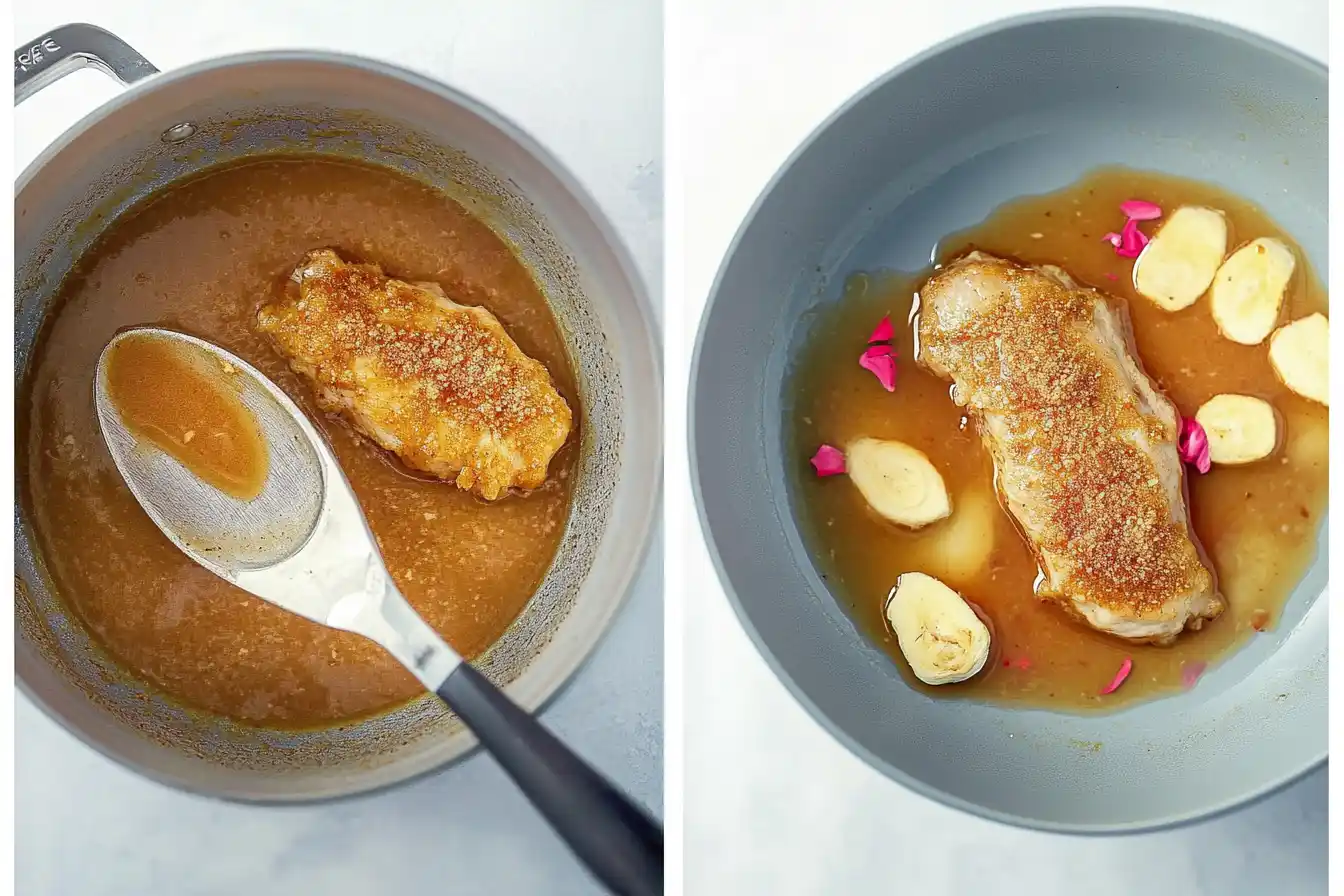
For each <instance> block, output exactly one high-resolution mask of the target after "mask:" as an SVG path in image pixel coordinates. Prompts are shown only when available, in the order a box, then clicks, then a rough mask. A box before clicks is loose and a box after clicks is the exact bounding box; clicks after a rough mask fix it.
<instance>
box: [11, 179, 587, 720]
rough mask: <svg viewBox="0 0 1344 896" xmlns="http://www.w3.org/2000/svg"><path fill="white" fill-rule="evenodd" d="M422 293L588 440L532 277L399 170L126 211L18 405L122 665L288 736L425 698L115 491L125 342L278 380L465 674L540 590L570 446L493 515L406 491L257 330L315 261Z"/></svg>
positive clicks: (44, 506)
mask: <svg viewBox="0 0 1344 896" xmlns="http://www.w3.org/2000/svg"><path fill="white" fill-rule="evenodd" d="M318 247H332V248H335V249H337V250H338V251H340V252H341V253H342V256H343V257H346V258H350V259H356V260H362V261H369V262H374V263H377V264H380V265H382V266H383V267H384V269H385V270H387V271H388V272H389V273H393V274H395V275H397V276H399V277H401V278H403V279H406V280H411V281H431V282H435V283H438V284H439V285H441V286H442V287H443V288H444V290H445V292H446V293H447V294H448V295H449V296H452V297H453V298H454V299H455V300H456V301H458V302H461V303H463V304H472V305H484V306H486V307H488V308H489V309H490V310H491V311H492V312H493V313H494V314H495V315H496V316H497V317H498V318H499V320H500V321H501V323H503V324H504V326H505V328H506V329H507V330H508V331H509V334H510V335H511V336H512V337H513V339H514V340H515V341H516V342H517V343H518V345H519V347H520V348H522V349H523V351H524V352H526V353H527V354H528V355H530V356H532V357H533V358H536V359H537V360H539V361H541V362H542V363H543V364H545V365H546V367H547V368H548V369H549V370H550V372H551V374H552V376H553V378H554V380H555V382H556V385H557V386H558V388H559V389H560V392H561V393H562V394H563V395H564V397H565V399H566V401H568V402H569V403H570V406H571V407H573V408H575V410H576V412H575V418H576V422H577V420H578V419H579V416H580V415H579V413H578V404H577V400H578V395H577V392H576V389H575V385H574V376H573V373H572V370H571V368H570V363H569V359H568V357H567V354H566V351H565V348H564V344H563V342H562V340H561V337H560V334H559V331H558V329H557V327H556V323H555V320H554V318H553V317H552V315H551V312H550V310H549V308H548V306H547V304H546V301H545V299H544V297H543V296H542V294H541V291H540V289H539V287H538V286H537V284H536V282H535V281H534V280H533V278H532V276H531V274H530V273H529V272H528V270H527V269H526V268H525V267H524V266H523V264H522V263H521V262H520V261H519V260H518V258H517V257H516V256H515V255H514V253H513V252H512V251H511V250H510V248H509V247H508V246H507V245H506V244H505V243H504V242H503V241H502V240H501V239H500V238H499V237H498V236H496V235H495V234H494V233H493V232H492V231H491V230H490V229H489V228H488V227H487V226H486V225H485V224H484V223H482V222H481V221H479V220H477V219H476V218H474V217H473V216H472V215H471V214H469V213H468V212H467V211H466V210H465V209H464V208H462V207H461V206H460V205H458V204H457V203H456V202H454V201H452V200H450V199H448V198H447V197H445V196H444V195H442V194H441V193H438V192H436V191H434V190H432V189H430V188H428V187H426V186H424V185H422V184H419V183H417V182H415V181H412V180H410V179H407V178H404V177H402V176H400V175H398V174H396V173H394V172H391V171H389V170H386V169H381V168H375V167H372V166H363V165H356V164H345V163H339V162H334V161H329V160H319V159H315V158H304V157H282V158H273V159H270V160H265V161H258V162H255V163H251V164H247V165H243V166H235V167H227V168H222V169H218V170H215V171H213V172H207V173H206V174H204V175H202V176H201V177H200V178H198V179H196V180H193V181H191V182H188V183H184V184H181V185H179V186H177V187H175V188H173V189H171V190H169V191H168V192H166V193H163V194H161V195H158V196H156V197H154V198H153V199H152V200H150V201H148V202H146V203H145V204H144V205H143V206H141V207H138V208H136V209H133V210H132V212H131V213H130V214H128V215H127V216H126V217H125V219H123V220H121V221H118V222H117V223H116V224H115V225H114V226H113V227H112V228H111V229H110V231H109V233H108V234H107V236H106V237H105V238H103V239H102V241H101V242H100V243H99V244H98V245H97V246H95V247H94V248H93V249H92V250H90V251H89V252H88V253H87V254H86V255H85V257H84V258H83V259H81V261H80V264H79V266H78V268H77V269H76V270H75V271H74V272H73V273H72V274H71V275H70V277H69V278H68V279H67V281H66V282H65V283H64V284H63V285H62V288H61V294H60V296H59V297H58V301H57V302H56V304H55V306H54V310H53V311H52V312H51V314H50V315H49V317H48V320H47V322H46V325H45V329H44V331H43V333H42V336H41V338H40V340H39V343H38V346H37V348H36V351H35V353H34V359H33V362H32V365H31V368H30V371H29V376H28V378H27V380H26V389H25V392H24V394H22V395H21V396H20V404H19V409H18V423H19V440H18V446H19V452H20V457H19V460H18V464H19V467H18V468H19V470H20V471H21V483H20V488H21V500H22V501H24V503H25V504H26V507H27V512H28V514H29V517H30V519H31V520H32V523H33V528H34V534H35V536H36V540H37V544H38V545H39V547H40V549H41V552H42V556H43V558H44V561H45V563H46V566H47V569H48V571H49V573H50V575H51V578H52V580H53V584H54V586H55V589H56V592H57V593H58V594H59V595H60V596H61V597H62V599H63V600H64V601H65V602H67V603H68V605H69V606H70V608H71V609H72V610H73V611H74V613H75V614H76V615H77V616H78V618H79V619H80V620H82V621H83V623H84V624H85V625H86V626H87V627H88V628H89V629H90V630H91V632H92V633H93V634H94V635H95V636H96V637H97V638H98V639H99V640H100V641H101V642H102V644H103V645H105V647H106V648H107V650H108V651H109V652H110V653H111V655H112V656H113V657H114V658H116V659H117V660H118V661H119V662H120V663H121V664H122V665H123V666H125V667H126V668H127V669H128V670H130V671H132V672H133V673H134V674H136V675H138V676H142V677H143V678H145V679H146V680H148V681H149V682H150V683H152V684H153V685H155V686H157V687H158V688H160V689H161V690H163V691H164V692H166V693H167V694H168V695H170V696H172V697H174V698H176V699H178V700H180V701H182V702H183V703H184V704H186V705H188V706H191V707H194V708H198V709H202V710H206V711H209V712H212V713H218V714H222V715H225V716H229V717H232V718H235V719H239V720H242V721H245V722H250V723H254V724H261V725H269V726H281V727H287V728H295V727H305V726H313V725H321V724H329V723H332V722H335V721H338V720H347V719H351V718H354V717H359V716H364V715H368V714H371V713H375V712H378V711H381V710H384V709H386V708H389V707H391V706H393V705H395V704H398V703H401V702H404V701H405V700H407V699H409V698H411V697H413V696H415V695H416V694H418V693H419V692H420V686H419V685H418V683H417V682H416V681H415V679H414V678H412V677H411V675H410V674H409V673H407V672H406V671H405V670H404V669H402V668H401V667H400V666H399V665H398V664H397V663H396V661H394V660H392V659H391V658H390V657H389V656H387V655H386V654H385V653H384V652H383V650H382V649H381V648H379V647H377V646H376V645H374V644H373V643H371V642H369V641H366V640H364V639H363V638H360V637H358V636H355V635H351V634H348V633H343V632H337V631H332V630H330V629H326V628H324V627H321V626H318V625H316V624H314V623H311V622H308V621H306V620H304V619H300V618H299V617H297V616H293V615H290V614H288V613H285V612H284V611H282V610H279V609H276V608H274V607H271V606H270V605H268V604H265V603H263V602H261V601H259V600H257V599H255V598H252V597H250V596H249V595H247V594H245V593H244V592H242V591H239V590H238V589H236V588H234V587H232V586H230V585H228V584H226V583H225V582H223V581H222V580H220V579H218V578H216V577H215V576H213V575H212V574H210V573H209V572H207V571H206V570H204V569H203V568H201V567H199V566H197V565H195V564H194V563H192V562H191V561H190V560H188V559H187V558H186V557H185V556H184V555H183V554H182V553H181V552H179V551H178V550H177V549H176V548H175V547H173V545H172V544H171V543H170V542H169V541H168V540H167V539H166V538H165V537H164V536H163V535H161V534H160V533H159V531H158V530H157V528H156V527H155V526H154V524H153V523H152V522H151V521H150V520H149V518H148V517H147V516H146V515H145V514H144V512H143V511H142V510H141V509H140V507H139V505H137V504H136V502H135V499H134V498H133V497H132V496H131V494H130V492H129V491H128V490H127V488H126V486H125V485H124V484H123V483H122V481H121V477H120V475H119V474H118V473H117V470H116V468H115V466H114V465H113V463H112V460H111V457H110V456H109V455H108V453H107V449H106V447H105V446H104V444H103V441H102V437H101V435H100V434H99V430H98V424H97V420H96V417H95V415H94V413H93V401H92V377H93V372H94V369H95V365H96V362H97V358H98V355H99V353H100V352H101V351H102V349H103V347H104V346H105V345H106V344H107V342H108V340H109V339H111V338H112V336H113V335H114V334H115V333H116V332H117V331H118V330H120V329H123V328H125V327H128V326H136V325H158V326H166V327H170V328H172V329H176V330H180V331H183V332H187V333H191V334H193V335H196V336H200V337H202V338H205V339H209V340H211V341H213V342H215V343H217V344H219V345H221V346H223V347H225V348H227V349H228V350H230V351H232V352H234V353H235V354H237V355H239V356H240V357H241V358H243V359H244V360H246V361H247V362H248V363H250V364H253V365H255V366H256V367H257V368H258V369H260V370H261V371H262V372H263V373H264V374H266V375H267V376H269V377H271V378H272V379H273V380H274V381H275V382H277V383H278V384H279V385H280V386H281V387H282V388H283V389H285V391H286V392H288V393H289V394H290V395H291V396H292V397H293V398H294V399H295V400H296V401H297V402H298V403H299V405H300V406H301V407H303V408H304V409H305V410H306V411H307V412H308V413H309V415H310V417H312V418H313V419H314V420H316V421H317V423H318V425H319V426H320V427H321V428H322V429H323V431H324V432H325V433H326V435H327V436H328V438H329V439H330V440H331V442H332V445H333V447H334V449H335V452H336V456H337V458H338V459H339V460H340V462H341V465H342V467H343V468H344V470H345V472H346V475H347V476H348V477H349V478H350V481H351V484H352V485H353V486H354V489H355V492H356V494H357V495H358V496H359V499H360V502H361V504H362V505H363V507H364V510H365V513H366V514H367V515H368V519H369V523H370V525H371V526H372V528H373V531H374V533H375V534H376V535H377V537H378V540H379V544H380V545H381V547H382V550H383V555H384V557H385V559H386V561H387V566H388V569H389V570H390V571H391V573H392V576H393V578H394V579H395V580H396V582H397V584H398V586H399V587H400V588H401V589H402V591H403V592H404V593H405V595H406V597H407V598H408V599H409V600H410V602H411V603H412V604H413V605H414V606H415V608H416V609H417V610H418V611H419V612H420V613H421V614H422V615H423V616H424V617H425V618H426V619H427V620H428V621H429V623H430V624H431V625H433V626H434V628H435V629H437V630H438V631H439V632H440V633H442V634H443V635H444V637H445V638H447V639H448V641H449V642H450V643H452V645H453V646H454V647H455V648H456V649H457V650H458V651H459V652H461V653H463V654H464V655H466V656H467V657H474V656H476V655H478V654H480V653H481V652H482V651H483V650H485V649H486V648H487V647H489V646H490V644H492V643H493V642H494V641H495V640H496V639H498V638H499V636H500V635H501V634H502V633H503V632H504V630H505V629H506V628H507V627H508V626H509V624H510V623H511V622H512V621H513V620H514V618H515V617H516V616H517V615H518V613H519V612H520V611H521V609H522V608H523V606H524V604H525V603H526V602H527V601H528V599H529V598H530V597H531V595H532V594H533V592H534V591H535V589H536V587H537V586H538V585H539V584H540V582H541V580H542V578H543V577H544V575H545V573H546V570H547V568H548V566H549V565H550V563H551V560H552V558H553V556H554V554H555V551H556V548H557V546H558V545H559V542H560V539H561V535H562V533H563V530H564V526H565V521H566V519H567V517H568V513H569V500H570V486H571V483H570V476H571V473H572V470H573V467H574V463H575V458H576V454H577V444H578V442H579V436H578V434H577V433H576V434H574V435H571V437H570V441H569V443H568V444H567V445H566V446H565V447H564V448H562V449H561V451H560V453H559V454H558V455H557V456H556V457H555V459H554V460H553V461H552V463H551V466H550V477H549V478H548V480H547V482H546V484H545V485H544V486H543V487H542V488H540V489H537V490H536V491H534V492H532V493H530V494H527V495H520V496H510V497H508V498H505V499H504V500H501V501H498V502H495V503H493V504H488V505H487V504H485V503H483V502H481V501H479V500H477V499H476V498H474V497H472V496H471V495H470V494H468V493H466V492H463V491H460V490H459V489H457V488H456V487H455V486H453V485H452V484H448V483H440V482H437V481H434V482H430V481H424V480H423V479H420V478H415V477H411V476H408V475H406V474H405V473H404V472H403V471H402V470H401V469H400V468H399V467H398V465H396V464H395V463H393V462H391V461H390V460H389V458H388V457H387V456H385V455H384V454H383V453H382V452H381V451H379V450H377V449H376V448H374V447H373V446H371V445H369V444H368V443H366V442H364V441H362V440H361V439H359V438H358V437H357V436H356V435H355V434H354V433H353V432H352V430H350V429H349V428H348V427H347V426H345V425H344V424H342V423H340V422H338V421H334V420H331V419H327V418H325V417H323V416H322V415H321V414H320V413H319V412H318V411H317V409H316V404H315V403H314V401H313V398H312V394H311V392H310V390H309V387H308V386H307V385H306V384H305V383H304V382H303V381H302V380H301V379H300V378H299V377H298V376H297V375H296V374H294V373H293V372H291V371H290V370H289V368H288V366H287V365H286V364H285V362H284V361H283V360H282V359H281V358H280V356H279V355H278V354H277V353H276V352H275V351H274V350H273V349H272V348H271V347H270V345H269V344H268V342H267V341H266V340H265V339H264V338H263V337H262V336H260V335H259V334H257V332H256V331H255V330H254V328H253V315H254V313H255V311H256V309H257V307H258V306H259V305H260V304H261V303H262V302H263V301H264V300H265V299H266V298H267V297H268V296H271V295H275V294H277V291H279V290H282V289H283V288H284V284H285V283H286V282H287V278H288V277H289V275H290V272H291V271H292V270H293V268H294V266H295V264H296V263H297V262H298V261H299V260H300V259H301V258H302V257H303V254H304V253H305V252H307V251H308V250H309V249H313V248H318Z"/></svg>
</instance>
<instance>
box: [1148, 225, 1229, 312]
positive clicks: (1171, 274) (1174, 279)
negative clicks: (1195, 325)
mask: <svg viewBox="0 0 1344 896" xmlns="http://www.w3.org/2000/svg"><path fill="white" fill-rule="evenodd" d="M1226 251H1227V219H1226V218H1224V217H1223V213H1222V212H1220V211H1218V210H1217V209H1212V208H1201V207H1199V206H1195V205H1183V206H1181V207H1180V208H1178V209H1176V211H1174V212H1172V213H1171V217H1170V218H1168V219H1167V223H1166V224H1164V225H1162V228H1161V229H1160V230H1158V231H1157V234H1156V235H1154V236H1153V239H1152V241H1151V242H1149V243H1148V245H1147V246H1146V247H1145V248H1144V250H1143V251H1142V252H1141V253H1139V257H1138V258H1137V259H1135V261H1134V288H1135V289H1136V290H1138V291H1139V294H1140V295H1143V296H1147V297H1148V298H1149V299H1152V301H1153V302H1154V303H1155V304H1156V305H1157V306H1158V307H1159V308H1162V309H1165V310H1167V311H1180V310H1181V309H1182V308H1188V307H1190V306H1191V305H1193V304H1195V301H1196V300H1197V299H1198V298H1199V297H1200V296H1202V295H1204V292H1205V290H1207V289H1208V288H1209V284H1210V283H1212V282H1213V275H1214V274H1216V273H1217V272H1218V266H1219V265H1221V264H1222V263H1223V253H1224V252H1226Z"/></svg>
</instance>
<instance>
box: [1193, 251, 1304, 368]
mask: <svg viewBox="0 0 1344 896" xmlns="http://www.w3.org/2000/svg"><path fill="white" fill-rule="evenodd" d="M1296 265H1297V260H1296V259H1295V258H1294V257H1293V250H1291V249H1289V248H1288V247H1287V246H1285V245H1284V244H1283V243H1281V242H1280V241H1278V240H1276V239H1271V238H1269V237H1261V238H1260V239H1258V240H1251V241H1250V242H1249V243H1247V244H1246V245H1244V246H1242V247H1241V248H1240V249H1238V250H1237V251H1235V252H1233V253H1232V256H1231V257H1230V258H1228V259H1227V261H1225V262H1223V266H1222V267H1221V268H1219V269H1218V273H1217V275H1215V276H1214V278H1213V290H1212V291H1211V292H1210V293H1209V309H1210V310H1211V311H1212V312H1213V320H1214V323H1216V324H1217V325H1218V331H1219V332H1220V333H1222V334H1223V336H1225V337H1227V338H1228V339H1231V340H1232V341H1233V342H1240V343H1241V344H1242V345H1259V344H1260V343H1262V342H1264V341H1265V337H1266V336H1268V335H1269V334H1270V333H1272V332H1274V325H1275V324H1276V323H1278V322H1279V309H1280V308H1282V307H1283V296H1284V293H1285V292H1286V291H1287V289H1288V284H1289V282H1290V281H1291V280H1292V279H1293V269H1294V268H1295V267H1296Z"/></svg>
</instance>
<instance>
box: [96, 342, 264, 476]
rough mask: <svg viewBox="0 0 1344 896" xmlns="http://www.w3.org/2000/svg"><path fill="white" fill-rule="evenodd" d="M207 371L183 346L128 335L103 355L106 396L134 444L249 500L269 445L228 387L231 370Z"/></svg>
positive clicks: (200, 359)
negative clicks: (150, 448)
mask: <svg viewBox="0 0 1344 896" xmlns="http://www.w3.org/2000/svg"><path fill="white" fill-rule="evenodd" d="M207 365H212V362H211V361H209V360H207V359H206V358H205V357H203V356H202V355H201V353H200V352H196V351H192V350H191V349H188V348H186V347H185V346H183V345H182V344H181V343H177V342H172V341H169V340H165V339H162V338H156V337H154V336H151V335H143V334H131V335H128V336H125V337H123V338H122V339H121V340H120V341H118V342H117V344H116V345H114V346H113V347H112V349H111V350H110V351H109V352H108V356H107V361H106V370H107V396H108V398H110V399H111V400H112V406H113V407H114V408H115V409H116V411H117V414H118V416H120V417H121V422H122V424H123V425H124V426H125V427H126V429H127V430H128V431H129V432H130V433H131V435H133V436H135V438H136V440H137V441H138V442H140V443H145V442H148V443H149V444H150V445H153V446H154V447H155V448H158V449H159V450H160V451H162V452H163V453H165V454H167V455H168V456H169V457H172V458H173V459H174V460H176V461H178V462H179V463H180V464H182V466H184V467H186V468H187V469H188V470H190V471H191V472H192V473H194V474H195V475H196V476H197V477H199V478H200V479H201V480H203V481H204V482H205V483H206V484H208V485H212V486H214V487H215V488H217V489H219V490H220V491H221V492H223V493H224V494H226V495H229V496H231V497H234V498H237V499H238V500H240V501H251V500H252V499H253V498H255V497H256V496H257V495H259V494H261V490H262V487H263V486H265V484H266V474H267V473H268V471H269V469H270V456H269V454H268V452H267V450H266V439H265V438H264V437H263V436H262V434H261V428H260V426H259V425H258V424H257V418H256V416H255V415H253V413H252V412H251V411H250V410H248V408H247V407H246V406H245V405H244V404H243V402H242V400H241V399H240V398H239V396H238V391H237V389H236V388H235V387H234V386H233V385H232V384H231V383H230V379H229V374H230V372H231V371H229V370H228V369H224V368H222V367H221V365H219V364H218V363H214V364H213V365H212V366H215V367H216V369H214V370H211V369H209V367H207ZM234 375H236V372H235V374H234Z"/></svg>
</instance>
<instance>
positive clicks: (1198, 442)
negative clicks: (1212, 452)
mask: <svg viewBox="0 0 1344 896" xmlns="http://www.w3.org/2000/svg"><path fill="white" fill-rule="evenodd" d="M1176 450H1177V452H1178V453H1179V454H1180V455H1181V460H1183V461H1185V462H1186V463H1187V464H1191V465H1193V466H1194V468H1195V469H1196V470H1198V471H1199V472H1201V473H1207V472H1209V470H1210V469H1211V468H1212V467H1213V461H1212V460H1210V459H1209V436H1208V434H1207V433H1205V432H1204V427H1202V426H1200V425H1199V421H1198V420H1195V419H1194V418H1192V417H1182V418H1181V434H1180V435H1179V436H1178V437H1177V438H1176Z"/></svg>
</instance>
